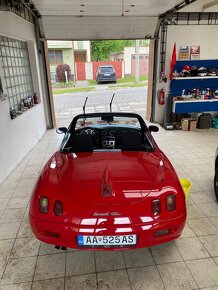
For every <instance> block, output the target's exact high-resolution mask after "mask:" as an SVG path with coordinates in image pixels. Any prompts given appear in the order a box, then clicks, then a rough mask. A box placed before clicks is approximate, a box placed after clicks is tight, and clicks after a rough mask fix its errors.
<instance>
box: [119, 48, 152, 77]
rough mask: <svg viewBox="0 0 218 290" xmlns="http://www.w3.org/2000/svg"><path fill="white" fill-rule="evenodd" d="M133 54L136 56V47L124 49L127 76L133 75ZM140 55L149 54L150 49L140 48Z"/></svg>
mask: <svg viewBox="0 0 218 290" xmlns="http://www.w3.org/2000/svg"><path fill="white" fill-rule="evenodd" d="M132 54H135V47H124V61H125V75H131V60H132V58H131V57H132ZM139 54H149V47H140V48H139Z"/></svg>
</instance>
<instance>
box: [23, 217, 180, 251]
mask: <svg viewBox="0 0 218 290" xmlns="http://www.w3.org/2000/svg"><path fill="white" fill-rule="evenodd" d="M29 220H30V225H31V228H32V230H33V232H34V234H35V236H36V238H37V239H38V240H40V241H43V242H45V243H48V244H53V245H60V246H64V247H69V248H74V249H86V250H87V249H90V250H95V249H96V250H121V249H134V248H145V247H149V246H153V245H157V244H161V243H165V242H168V241H170V240H173V239H176V238H178V237H179V236H180V235H181V233H182V230H183V228H184V226H185V221H186V215H185V214H184V215H182V216H179V217H176V218H173V219H168V220H164V221H160V222H155V223H152V224H151V223H149V224H148V223H143V224H140V225H130V226H127V225H123V226H122V225H119V227H118V226H111V227H107V228H106V227H105V226H102V227H101V226H90V227H87V226H86V227H84V226H80V227H79V226H75V225H68V224H60V223H53V222H48V221H43V220H39V219H36V218H34V217H32V216H31V215H30V216H29ZM166 230H168V233H167V234H166V233H165V234H163V235H158V236H157V233H158V232H159V233H161V232H162V233H163V232H166ZM160 231H161V232H160ZM131 234H136V235H137V244H136V245H135V246H128V247H127V246H125V247H122V248H121V247H113V248H104V247H102V248H92V247H89V248H87V247H86V248H83V247H80V246H78V245H77V235H90V236H93V235H94V236H98V235H99V236H102V235H105V236H110V235H131Z"/></svg>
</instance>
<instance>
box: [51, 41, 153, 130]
mask: <svg viewBox="0 0 218 290" xmlns="http://www.w3.org/2000/svg"><path fill="white" fill-rule="evenodd" d="M149 46H150V40H149V39H139V40H132V39H131V40H95V41H90V40H88V41H87V40H83V41H81V40H80V41H76V40H75V41H57V40H55V41H52V40H50V41H48V42H47V48H48V53H47V55H48V62H49V67H48V70H49V75H50V81H51V88H52V93H53V101H54V111H55V118H56V126H57V127H60V126H68V125H69V124H70V122H71V121H72V118H73V117H74V116H75V115H77V114H79V113H82V112H83V105H84V102H85V100H86V98H87V97H88V99H87V102H86V108H85V112H86V113H92V112H102V111H104V112H108V111H109V110H110V102H111V99H112V96H113V95H114V100H113V105H112V110H113V111H116V112H124V111H125V112H135V113H138V114H140V115H141V116H142V117H143V118H144V119H146V106H147V89H148V78H149Z"/></svg>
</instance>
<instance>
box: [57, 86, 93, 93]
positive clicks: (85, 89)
mask: <svg viewBox="0 0 218 290" xmlns="http://www.w3.org/2000/svg"><path fill="white" fill-rule="evenodd" d="M94 89H95V88H90V87H86V88H63V89H53V94H54V95H60V94H66V93H79V92H91V91H93V90H94Z"/></svg>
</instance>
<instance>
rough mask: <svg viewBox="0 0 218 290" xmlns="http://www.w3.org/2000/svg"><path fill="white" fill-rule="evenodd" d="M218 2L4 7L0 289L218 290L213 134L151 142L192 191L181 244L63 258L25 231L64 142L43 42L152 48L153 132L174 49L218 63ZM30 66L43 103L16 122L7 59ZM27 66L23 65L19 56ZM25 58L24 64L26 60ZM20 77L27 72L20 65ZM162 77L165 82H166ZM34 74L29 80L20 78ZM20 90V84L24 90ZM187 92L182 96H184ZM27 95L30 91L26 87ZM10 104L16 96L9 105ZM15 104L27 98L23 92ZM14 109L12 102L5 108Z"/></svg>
mask: <svg viewBox="0 0 218 290" xmlns="http://www.w3.org/2000/svg"><path fill="white" fill-rule="evenodd" d="M217 16H218V2H217V1H216V0H214V1H212V0H197V1H192V0H186V1H175V0H167V1H151V0H150V1H142V0H137V1H134V2H132V1H130V0H122V1H119V2H118V1H115V0H113V1H110V3H108V1H106V0H104V1H101V3H100V4H99V3H98V1H94V2H93V1H92V2H91V1H88V0H86V1H81V0H77V1H69V0H64V1H62V2H61V3H60V1H57V0H55V1H50V0H45V1H42V0H35V1H6V0H5V1H4V0H1V1H0V39H1V42H0V48H1V55H0V76H1V81H2V87H3V93H4V94H7V95H8V96H7V97H5V95H4V94H1V100H0V134H1V137H0V140H1V142H0V148H1V152H2V154H1V155H0V164H1V166H0V181H1V184H0V278H1V283H0V289H2V290H5V289H15V290H17V289H25V290H27V289H78V288H82V289H218V206H217V202H216V200H215V195H214V190H213V177H214V162H215V161H214V158H215V157H214V156H215V151H216V148H217V136H218V133H217V130H216V129H213V128H211V129H208V130H197V131H181V130H172V131H168V130H165V129H163V128H162V127H161V126H160V131H159V132H158V133H153V134H154V137H155V140H156V141H157V143H158V145H159V147H160V148H161V149H162V150H163V152H164V153H166V155H167V156H168V157H169V159H170V161H171V162H172V164H173V166H174V167H175V169H176V172H177V174H178V176H179V177H184V178H187V179H188V180H190V181H191V182H192V189H191V192H190V197H189V200H188V202H187V210H188V217H187V222H186V227H185V230H184V231H183V234H182V236H181V237H180V238H179V239H177V240H175V241H173V242H170V243H167V244H163V245H159V246H154V247H151V248H146V249H140V250H129V251H111V252H108V251H75V250H73V249H67V250H66V251H61V250H57V249H55V248H54V246H52V245H51V246H50V245H47V244H44V243H41V242H39V241H37V240H36V239H35V237H34V236H33V234H32V232H31V230H30V227H29V223H28V203H29V197H30V194H31V191H32V189H33V187H34V184H35V181H36V180H37V177H38V174H39V171H40V170H41V169H42V167H43V166H44V164H45V163H46V161H47V160H48V158H50V156H51V155H52V154H53V153H54V152H55V151H56V150H57V148H58V146H59V145H60V142H61V140H62V136H61V135H57V134H56V132H55V130H54V129H53V127H55V118H54V110H53V98H52V92H51V87H50V85H49V73H48V63H47V62H46V60H47V59H48V57H47V55H46V54H47V43H46V41H47V40H51V39H52V40H54V39H56V40H72V39H78V40H83V39H138V38H149V39H150V40H151V41H150V43H151V44H150V53H151V62H150V64H151V65H150V75H149V84H148V103H147V116H143V117H144V118H145V119H146V120H147V121H148V122H150V121H152V122H155V123H160V124H162V123H163V119H164V109H165V106H162V105H160V104H159V103H158V101H157V97H156V95H157V92H158V91H159V90H160V89H162V88H163V89H164V90H165V93H166V95H167V94H168V92H169V88H170V79H169V75H170V62H171V58H172V51H173V45H174V43H175V42H176V46H177V55H178V51H179V50H178V49H179V47H180V46H191V45H200V58H201V60H205V61H209V60H216V59H217V53H218V49H217V43H218V33H217V24H218V20H217V19H218V17H217ZM2 47H4V49H5V50H4V51H5V53H6V55H7V51H9V56H8V58H9V57H10V58H12V57H13V58H15V55H12V52H11V51H13V52H14V53H15V51H16V53H18V51H21V50H22V51H23V54H22V55H24V56H25V53H27V55H28V56H29V57H28V59H29V64H26V65H25V66H26V67H29V69H30V71H31V79H32V81H30V80H29V82H30V83H31V84H32V88H33V90H34V92H36V94H37V96H38V103H35V104H34V106H32V107H30V108H29V109H28V110H26V111H25V112H24V113H23V114H21V115H20V116H17V117H16V118H15V119H11V117H10V113H9V108H10V102H12V101H13V102H15V101H16V99H15V100H14V99H12V97H13V98H14V97H15V96H14V94H17V91H15V92H14V91H13V89H12V91H9V89H10V88H11V87H13V85H12V84H11V87H10V85H8V83H7V81H8V79H9V80H10V79H11V73H10V70H9V68H11V66H12V67H13V65H10V64H9V63H7V69H8V75H6V70H5V67H6V65H5V64H4V63H3V61H2V59H3V57H4V56H5V55H3V50H2ZM20 57H21V56H20ZM25 58H27V57H25ZM16 67H19V69H20V71H23V68H22V69H21V68H20V67H21V65H20V64H19V63H18V64H17V65H16ZM160 72H164V74H165V75H166V76H167V82H160V81H159V78H160ZM27 74H28V73H26V72H25V71H24V73H23V75H22V77H24V78H25V76H26V75H27ZM18 83H19V82H18ZM184 89H185V88H184ZM26 92H27V93H28V86H27V87H26ZM10 94H11V95H10ZM19 94H22V92H21V91H19ZM9 99H10V100H9Z"/></svg>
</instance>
